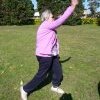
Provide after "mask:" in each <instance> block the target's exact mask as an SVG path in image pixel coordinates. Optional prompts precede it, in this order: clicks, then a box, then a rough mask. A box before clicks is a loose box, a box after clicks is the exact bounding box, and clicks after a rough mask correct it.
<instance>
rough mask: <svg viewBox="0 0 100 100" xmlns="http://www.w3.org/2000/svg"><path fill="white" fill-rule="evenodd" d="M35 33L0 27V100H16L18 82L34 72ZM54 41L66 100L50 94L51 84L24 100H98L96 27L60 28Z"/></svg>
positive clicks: (29, 28)
mask: <svg viewBox="0 0 100 100" xmlns="http://www.w3.org/2000/svg"><path fill="white" fill-rule="evenodd" d="M36 30H37V26H0V100H20V93H19V86H20V81H21V80H23V81H24V84H25V83H27V82H28V81H29V80H30V79H32V78H33V76H34V75H35V73H36V72H37V69H38V62H37V60H36V57H35V42H36V40H35V37H36ZM58 38H59V42H60V57H61V59H60V60H61V61H62V63H61V64H62V68H63V75H64V79H63V82H62V85H61V87H62V88H63V89H64V90H65V91H66V93H67V97H66V98H68V99H66V98H65V99H63V97H62V96H61V95H58V94H56V93H53V92H51V91H50V87H51V85H52V84H51V83H49V84H48V85H46V86H45V87H43V88H41V89H39V90H38V91H35V92H34V93H32V94H31V95H30V96H29V98H28V99H29V100H100V97H99V92H98V84H99V82H100V27H99V26H94V25H83V26H62V27H60V28H59V29H58ZM69 57H70V59H69V60H68V61H66V59H68V58H69ZM99 85H100V84H99Z"/></svg>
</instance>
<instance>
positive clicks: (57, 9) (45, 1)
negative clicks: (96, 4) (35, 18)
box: [37, 0, 83, 25]
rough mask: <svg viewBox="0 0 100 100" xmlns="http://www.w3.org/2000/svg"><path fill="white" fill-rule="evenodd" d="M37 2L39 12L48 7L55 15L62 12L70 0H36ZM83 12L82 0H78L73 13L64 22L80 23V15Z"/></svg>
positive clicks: (69, 23)
mask: <svg viewBox="0 0 100 100" xmlns="http://www.w3.org/2000/svg"><path fill="white" fill-rule="evenodd" d="M37 2H38V10H39V11H40V13H41V12H42V11H44V10H45V9H50V10H51V11H52V12H53V14H54V15H55V17H57V16H59V15H60V14H62V13H63V12H64V11H65V9H66V8H67V7H68V6H69V5H70V0H37ZM82 14H83V5H82V1H80V2H79V5H78V6H77V8H76V10H75V12H74V13H73V16H71V17H70V18H69V20H68V21H67V22H65V24H68V25H77V24H81V19H80V17H81V16H82Z"/></svg>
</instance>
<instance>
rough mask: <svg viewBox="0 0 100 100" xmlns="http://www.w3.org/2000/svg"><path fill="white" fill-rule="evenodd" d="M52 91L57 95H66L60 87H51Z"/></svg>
mask: <svg viewBox="0 0 100 100" xmlns="http://www.w3.org/2000/svg"><path fill="white" fill-rule="evenodd" d="M51 91H54V92H57V93H60V94H64V91H63V90H62V89H61V88H59V87H53V86H52V87H51Z"/></svg>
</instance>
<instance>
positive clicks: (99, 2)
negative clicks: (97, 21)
mask: <svg viewBox="0 0 100 100" xmlns="http://www.w3.org/2000/svg"><path fill="white" fill-rule="evenodd" d="M89 6H90V10H91V15H92V17H96V10H97V8H98V7H99V6H100V0H90V1H89Z"/></svg>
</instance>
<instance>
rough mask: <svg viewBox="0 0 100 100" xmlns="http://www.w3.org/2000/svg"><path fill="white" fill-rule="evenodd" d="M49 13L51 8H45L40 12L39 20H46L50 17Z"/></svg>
mask: <svg viewBox="0 0 100 100" xmlns="http://www.w3.org/2000/svg"><path fill="white" fill-rule="evenodd" d="M50 14H52V12H51V10H49V9H47V10H45V11H44V12H43V13H42V14H41V20H42V21H45V20H48V19H49V17H50Z"/></svg>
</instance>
